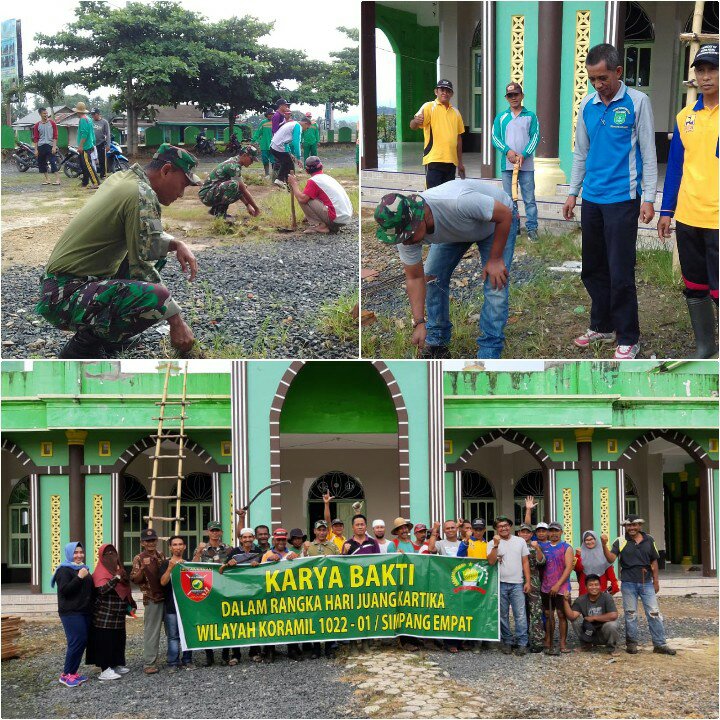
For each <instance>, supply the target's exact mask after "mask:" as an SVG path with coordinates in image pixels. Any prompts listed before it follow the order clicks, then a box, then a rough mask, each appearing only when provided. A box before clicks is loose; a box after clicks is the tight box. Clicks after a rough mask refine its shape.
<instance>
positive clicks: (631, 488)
mask: <svg viewBox="0 0 720 720" xmlns="http://www.w3.org/2000/svg"><path fill="white" fill-rule="evenodd" d="M639 514H640V500H639V498H638V491H637V488H636V487H635V483H634V482H633V479H632V478H631V477H630V476H629V475H628V474H627V473H625V516H626V517H627V516H628V515H639Z"/></svg>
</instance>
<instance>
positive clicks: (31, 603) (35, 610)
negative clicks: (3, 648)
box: [2, 592, 143, 620]
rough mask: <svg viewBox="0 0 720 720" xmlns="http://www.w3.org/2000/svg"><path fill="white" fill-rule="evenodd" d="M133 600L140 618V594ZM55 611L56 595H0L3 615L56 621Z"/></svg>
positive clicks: (56, 606) (137, 593)
mask: <svg viewBox="0 0 720 720" xmlns="http://www.w3.org/2000/svg"><path fill="white" fill-rule="evenodd" d="M133 598H134V599H135V602H136V603H137V606H138V609H137V616H138V617H142V614H143V604H142V593H141V592H133ZM57 609H58V604H57V595H55V593H38V594H34V593H29V594H27V595H15V594H3V595H2V614H3V615H20V616H21V617H24V618H29V619H32V620H41V619H42V618H48V619H56V618H57V617H58V614H57Z"/></svg>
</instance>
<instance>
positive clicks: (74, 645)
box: [60, 615, 90, 675]
mask: <svg viewBox="0 0 720 720" xmlns="http://www.w3.org/2000/svg"><path fill="white" fill-rule="evenodd" d="M60 622H61V623H62V626H63V630H64V631H65V637H66V638H67V651H66V652H65V667H63V674H65V675H75V673H77V671H78V668H79V667H80V661H81V660H82V656H83V653H84V652H85V646H86V645H87V640H88V629H89V628H90V616H89V615H61V616H60Z"/></svg>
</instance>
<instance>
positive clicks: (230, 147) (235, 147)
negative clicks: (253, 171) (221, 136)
mask: <svg viewBox="0 0 720 720" xmlns="http://www.w3.org/2000/svg"><path fill="white" fill-rule="evenodd" d="M225 152H226V153H227V154H228V155H230V156H231V157H232V156H233V155H237V154H238V153H239V152H240V141H239V140H238V136H237V135H236V134H235V133H233V134H232V135H230V140H229V141H228V144H227V145H226V146H225Z"/></svg>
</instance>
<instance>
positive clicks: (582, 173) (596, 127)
mask: <svg viewBox="0 0 720 720" xmlns="http://www.w3.org/2000/svg"><path fill="white" fill-rule="evenodd" d="M585 65H586V66H587V72H588V79H589V81H590V83H591V84H592V86H593V87H594V88H595V92H594V93H591V94H590V95H588V96H587V97H586V98H585V99H584V100H583V101H582V103H580V111H579V113H578V119H577V127H576V129H575V153H574V155H573V166H572V176H571V178H570V191H569V194H568V198H567V200H566V201H565V205H564V206H563V217H564V218H565V219H566V220H572V219H573V217H574V209H575V203H576V201H577V196H578V195H579V194H580V189H581V188H582V193H583V201H582V208H581V213H580V224H581V227H582V274H581V277H582V281H583V284H584V285H585V289H586V290H587V291H588V294H589V295H590V300H591V309H590V327H589V328H588V329H587V331H586V332H584V333H583V334H582V335H580V336H579V337H577V338H575V340H574V342H575V345H577V346H578V347H580V348H587V347H589V346H590V345H592V344H594V343H612V344H616V345H617V347H616V348H615V359H616V360H632V359H633V358H634V357H635V356H636V355H637V354H638V351H639V349H640V323H639V320H638V301H637V288H636V286H635V259H636V255H635V246H636V244H637V223H638V216H639V219H640V221H641V222H643V223H649V222H650V221H651V220H652V219H653V217H654V215H655V210H654V208H653V202H654V201H655V190H656V186H657V158H656V156H655V124H654V121H653V113H652V107H651V106H650V100H649V99H648V97H647V95H644V94H643V93H641V92H638V91H637V90H634V89H633V88H628V87H626V86H625V83H624V82H622V80H620V76H621V75H622V72H623V69H622V66H621V65H620V54H619V53H618V51H617V49H616V48H615V47H613V46H612V45H608V44H602V45H596V46H595V47H593V48H590V52H589V53H588V55H587V59H586V60H585Z"/></svg>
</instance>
